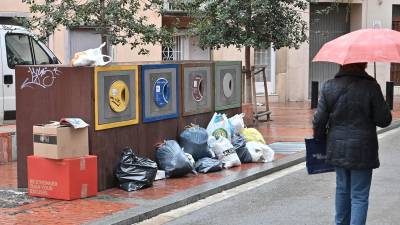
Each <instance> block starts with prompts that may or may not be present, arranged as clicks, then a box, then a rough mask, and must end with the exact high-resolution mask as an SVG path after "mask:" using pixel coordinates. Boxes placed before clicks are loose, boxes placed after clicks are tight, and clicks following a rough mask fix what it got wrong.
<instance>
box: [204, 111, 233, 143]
mask: <svg viewBox="0 0 400 225" xmlns="http://www.w3.org/2000/svg"><path fill="white" fill-rule="evenodd" d="M207 132H208V135H209V136H214V137H216V138H218V137H224V138H227V139H228V140H231V137H232V126H231V124H230V123H229V120H228V118H227V117H226V115H225V114H219V113H214V116H213V117H212V118H211V120H210V123H208V126H207Z"/></svg>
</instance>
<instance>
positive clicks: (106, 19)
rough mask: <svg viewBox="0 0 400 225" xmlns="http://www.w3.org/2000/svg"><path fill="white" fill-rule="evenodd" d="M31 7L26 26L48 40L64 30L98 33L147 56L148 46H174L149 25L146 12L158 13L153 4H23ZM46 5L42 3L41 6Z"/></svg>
mask: <svg viewBox="0 0 400 225" xmlns="http://www.w3.org/2000/svg"><path fill="white" fill-rule="evenodd" d="M22 2H24V3H26V4H28V5H29V7H30V11H31V13H32V15H33V16H32V17H31V18H29V19H28V20H25V21H24V23H23V25H24V26H27V27H28V28H30V29H32V30H35V31H36V32H37V34H38V36H39V38H40V39H42V40H45V39H47V38H48V37H49V36H50V35H51V34H53V32H54V31H56V29H59V28H60V27H61V26H65V27H67V28H70V29H73V28H80V27H89V28H93V29H95V30H96V31H97V32H98V33H99V34H101V35H102V37H103V40H107V41H108V42H109V43H110V44H112V45H117V44H122V45H125V44H129V45H130V46H131V48H132V49H133V48H135V49H138V52H139V54H147V53H148V51H147V50H146V49H145V45H147V44H156V43H160V44H163V45H171V44H172V38H171V37H172V34H171V32H170V31H168V30H167V29H165V28H163V27H157V26H156V25H154V24H150V23H149V22H148V19H147V18H146V16H145V15H144V13H143V11H146V10H152V11H154V12H156V13H159V8H157V7H156V5H155V4H152V3H151V2H143V1H141V0H86V1H82V0H63V1H58V0H45V1H40V2H41V3H38V2H37V1H35V0H22ZM42 2H43V3H42Z"/></svg>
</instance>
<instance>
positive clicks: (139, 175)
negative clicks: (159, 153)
mask: <svg viewBox="0 0 400 225" xmlns="http://www.w3.org/2000/svg"><path fill="white" fill-rule="evenodd" d="M156 174H157V164H156V163H155V162H154V161H152V160H150V159H148V158H141V157H137V156H136V155H135V154H134V153H133V150H132V149H131V148H125V149H124V150H123V152H122V154H121V159H120V161H119V165H118V168H117V170H116V172H115V176H116V177H117V179H118V183H119V186H120V187H121V188H122V189H124V190H125V191H136V190H139V189H143V188H146V187H150V186H152V184H153V181H154V179H155V177H156Z"/></svg>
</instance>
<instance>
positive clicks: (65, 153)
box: [33, 125, 89, 159]
mask: <svg viewBox="0 0 400 225" xmlns="http://www.w3.org/2000/svg"><path fill="white" fill-rule="evenodd" d="M33 155H35V156H40V157H45V158H49V159H67V158H76V157H83V156H87V155H89V137H88V128H87V127H84V128H79V129H74V128H72V127H68V126H63V125H58V126H46V125H35V126H33Z"/></svg>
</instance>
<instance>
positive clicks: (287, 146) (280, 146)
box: [268, 142, 306, 154]
mask: <svg viewBox="0 0 400 225" xmlns="http://www.w3.org/2000/svg"><path fill="white" fill-rule="evenodd" d="M268 146H269V147H271V148H272V150H274V151H275V153H280V154H293V153H296V152H300V151H305V150H306V145H305V143H304V142H274V143H272V144H269V145H268Z"/></svg>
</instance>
